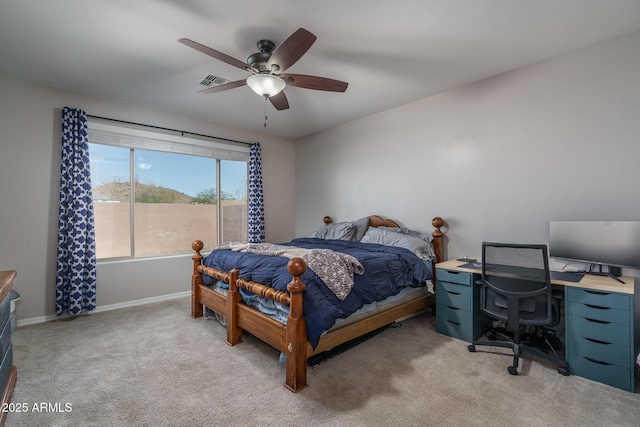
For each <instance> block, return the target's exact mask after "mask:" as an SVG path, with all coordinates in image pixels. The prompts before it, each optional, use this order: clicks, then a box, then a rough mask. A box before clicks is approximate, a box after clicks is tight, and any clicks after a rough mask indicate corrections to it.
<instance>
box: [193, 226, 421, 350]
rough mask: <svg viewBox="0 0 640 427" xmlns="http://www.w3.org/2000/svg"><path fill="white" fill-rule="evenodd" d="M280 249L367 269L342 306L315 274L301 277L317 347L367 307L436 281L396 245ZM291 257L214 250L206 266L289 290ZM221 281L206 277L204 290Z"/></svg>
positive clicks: (308, 242)
mask: <svg viewBox="0 0 640 427" xmlns="http://www.w3.org/2000/svg"><path fill="white" fill-rule="evenodd" d="M280 244H281V245H287V246H296V247H300V248H306V249H313V248H318V249H331V250H334V251H337V252H343V253H347V254H349V255H352V256H354V257H355V258H357V259H358V260H359V261H360V263H361V264H362V266H363V267H364V274H362V275H357V274H356V275H355V276H354V286H353V289H352V290H351V292H350V293H349V295H348V296H347V297H346V298H345V299H344V301H340V300H339V299H338V298H337V297H336V296H335V295H334V294H333V292H331V290H330V289H329V288H328V287H327V286H326V285H325V284H324V283H323V282H322V280H320V278H319V277H318V276H317V275H316V274H315V273H314V272H313V271H311V270H309V269H307V271H305V273H304V274H303V275H302V281H303V282H304V283H305V284H306V286H307V289H306V291H305V293H304V316H305V321H306V325H307V339H308V340H309V342H310V343H311V346H312V347H313V348H315V347H316V346H317V345H318V341H319V340H320V336H321V335H322V334H323V333H324V331H326V330H328V329H329V328H331V326H333V325H334V323H335V322H336V320H337V319H343V318H345V317H347V316H349V315H351V314H353V313H354V312H355V311H356V310H358V309H359V308H361V307H362V306H363V305H365V304H369V303H371V302H374V301H382V300H384V299H386V298H387V297H390V296H392V295H395V294H397V293H398V292H400V291H401V290H402V289H404V288H406V287H414V288H415V287H422V286H425V284H426V281H427V280H429V279H431V278H432V274H431V269H430V267H429V266H427V264H425V262H424V261H423V260H421V259H420V258H418V257H417V256H416V255H415V254H414V253H413V252H411V251H409V250H407V249H404V248H399V247H395V246H383V245H378V244H373V243H360V242H355V241H349V240H325V239H315V238H300V239H294V240H292V241H291V242H288V243H280ZM288 262H289V258H286V257H280V256H265V255H257V254H254V253H249V252H234V251H231V250H226V249H223V250H214V251H212V252H211V253H210V254H209V255H208V256H207V257H206V258H205V260H204V264H205V265H207V266H209V267H213V268H216V269H218V270H223V271H230V270H232V269H234V268H237V269H239V270H240V277H241V278H243V279H245V280H251V281H254V282H258V283H263V284H265V285H267V286H271V287H273V288H275V289H277V290H279V291H286V290H287V285H288V284H289V282H291V274H289V272H288V270H287V263H288ZM215 282H216V280H215V279H214V278H211V277H208V276H205V278H204V283H205V285H212V284H214V283H215Z"/></svg>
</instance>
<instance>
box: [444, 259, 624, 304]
mask: <svg viewBox="0 0 640 427" xmlns="http://www.w3.org/2000/svg"><path fill="white" fill-rule="evenodd" d="M467 263H468V262H467V261H458V260H455V259H452V260H449V261H445V262H440V263H438V264H436V268H444V269H447V270H456V271H463V272H466V273H473V274H481V273H482V271H481V269H480V267H478V268H477V269H475V268H473V269H472V268H462V267H460V266H461V265H465V264H467ZM558 271H562V270H558ZM620 279H621V280H622V281H623V282H624V284H623V283H620V282H618V281H617V280H615V279H613V278H611V277H608V276H592V275H588V274H585V275H584V277H583V278H582V280H580V281H579V282H567V281H564V280H552V281H551V283H553V284H554V285H562V286H574V287H578V288H585V289H593V290H596V291H609V292H620V293H623V294H631V295H633V293H634V288H635V279H634V278H633V277H628V276H624V277H620Z"/></svg>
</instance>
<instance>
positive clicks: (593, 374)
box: [568, 354, 634, 391]
mask: <svg viewBox="0 0 640 427" xmlns="http://www.w3.org/2000/svg"><path fill="white" fill-rule="evenodd" d="M568 362H569V367H570V369H571V373H572V374H575V375H579V376H581V377H584V378H589V379H590V380H593V381H598V382H601V383H604V384H608V385H610V386H613V387H617V388H621V389H623V390H627V391H632V390H633V387H632V383H631V381H633V380H634V378H633V375H632V373H631V370H630V369H629V368H623V367H621V366H618V365H610V364H605V363H598V362H597V361H592V360H589V359H587V358H585V357H582V356H576V355H574V354H569V355H568Z"/></svg>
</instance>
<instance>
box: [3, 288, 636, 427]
mask: <svg viewBox="0 0 640 427" xmlns="http://www.w3.org/2000/svg"><path fill="white" fill-rule="evenodd" d="M433 320H434V319H433V317H432V316H431V315H429V314H425V315H421V316H418V317H415V318H413V319H410V320H408V321H405V322H403V323H402V325H401V327H399V328H390V329H387V330H385V331H384V332H382V333H381V334H379V335H377V336H375V337H374V338H372V339H371V340H369V341H367V342H365V343H363V344H361V345H359V346H358V347H356V348H354V349H352V350H349V351H348V352H346V353H343V354H341V355H338V356H337V357H335V358H333V359H331V360H329V361H327V362H325V363H323V364H321V365H318V366H316V367H314V368H311V369H309V373H308V382H309V388H307V389H305V390H303V391H302V392H300V393H297V394H293V393H291V392H289V391H288V390H287V389H285V388H284V387H283V386H282V383H283V381H284V366H283V365H280V364H279V362H278V356H279V354H278V352H277V351H275V350H274V349H272V348H271V347H269V346H267V345H266V344H264V343H262V342H260V341H258V340H257V339H255V338H253V337H251V336H248V337H247V336H245V342H244V343H243V344H240V345H239V346H236V347H229V346H227V345H226V344H225V343H224V338H225V330H224V328H222V327H221V326H220V325H219V324H218V323H217V322H216V321H214V320H205V319H197V320H195V319H191V318H190V317H189V300H188V299H179V300H173V301H168V302H163V303H158V304H150V305H147V306H143V307H134V308H127V309H121V310H117V311H111V312H104V313H98V314H93V315H89V316H82V317H79V318H76V319H74V320H67V321H62V320H59V321H55V322H50V323H47V324H41V325H34V326H27V327H21V328H18V329H17V331H16V332H15V334H14V340H13V343H14V352H15V356H14V360H15V364H16V365H17V366H18V382H17V385H16V388H15V392H14V395H13V402H14V403H19V404H26V405H25V406H23V407H27V408H28V410H27V411H26V412H12V413H9V414H8V418H7V423H6V425H7V426H9V427H13V426H188V425H202V426H204V425H211V426H225V425H230V426H430V425H434V426H435V425H437V426H443V425H444V426H487V425H491V426H513V425H519V426H638V425H640V395H639V394H632V393H628V392H624V391H621V390H618V389H615V388H611V387H608V386H605V385H602V384H599V383H595V382H592V381H589V380H586V379H584V378H579V377H576V376H570V377H563V376H561V375H559V374H558V373H557V371H556V369H555V368H554V367H552V366H549V365H542V364H541V363H539V362H532V361H530V360H524V361H523V366H522V369H521V371H522V372H521V375H519V376H510V375H509V374H508V373H507V369H506V368H507V365H508V364H509V363H510V359H511V358H510V356H508V355H503V354H495V353H488V352H481V351H479V352H477V353H469V352H468V351H467V345H466V344H465V343H463V342H461V341H458V340H455V339H452V338H447V337H444V336H441V335H439V334H436V333H435V330H434V326H433V323H434V322H433ZM41 403H45V407H46V408H48V409H47V411H44V412H38V411H34V410H33V406H34V404H35V405H36V407H37V408H42V406H41ZM50 411H53V412H50ZM65 411H66V412H65Z"/></svg>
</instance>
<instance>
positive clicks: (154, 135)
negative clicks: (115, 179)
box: [88, 120, 249, 162]
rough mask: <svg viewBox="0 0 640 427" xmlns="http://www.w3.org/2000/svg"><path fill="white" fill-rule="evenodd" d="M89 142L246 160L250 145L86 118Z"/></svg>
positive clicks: (222, 158) (221, 158)
mask: <svg viewBox="0 0 640 427" xmlns="http://www.w3.org/2000/svg"><path fill="white" fill-rule="evenodd" d="M88 130H89V142H92V143H95V144H104V145H112V146H116V147H125V148H133V149H141V150H154V151H165V152H169V153H177V154H187V155H191V156H199V157H210V158H215V159H220V160H237V161H245V162H248V161H249V145H247V144H242V143H238V144H234V143H231V142H217V141H213V140H208V139H204V138H202V139H200V138H197V137H191V136H190V137H186V136H183V135H176V134H172V133H168V132H167V133H164V132H160V131H156V130H146V129H139V128H137V127H129V126H121V125H118V126H115V125H111V124H107V123H101V122H97V121H92V120H89V121H88Z"/></svg>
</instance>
